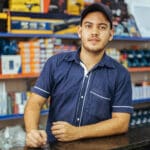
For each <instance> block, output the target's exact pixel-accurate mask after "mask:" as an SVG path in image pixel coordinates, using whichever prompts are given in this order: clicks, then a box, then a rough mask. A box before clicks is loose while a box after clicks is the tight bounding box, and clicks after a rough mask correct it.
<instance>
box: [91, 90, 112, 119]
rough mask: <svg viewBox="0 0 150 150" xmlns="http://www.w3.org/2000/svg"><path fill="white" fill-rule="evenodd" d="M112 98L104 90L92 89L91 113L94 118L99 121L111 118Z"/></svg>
mask: <svg viewBox="0 0 150 150" xmlns="http://www.w3.org/2000/svg"><path fill="white" fill-rule="evenodd" d="M110 105H111V97H110V94H109V93H108V94H107V93H106V92H104V91H103V90H99V91H97V90H95V89H92V90H91V91H90V103H89V110H90V111H89V113H90V115H92V118H93V119H95V120H97V121H102V120H106V119H108V118H110V116H111V110H110V108H111V107H110Z"/></svg>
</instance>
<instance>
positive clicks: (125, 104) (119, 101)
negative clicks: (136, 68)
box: [112, 71, 133, 113]
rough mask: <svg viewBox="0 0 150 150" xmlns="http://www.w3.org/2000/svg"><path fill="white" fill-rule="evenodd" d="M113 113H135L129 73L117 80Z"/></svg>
mask: <svg viewBox="0 0 150 150" xmlns="http://www.w3.org/2000/svg"><path fill="white" fill-rule="evenodd" d="M112 112H127V113H132V112H133V106H132V86H131V79H130V74H129V72H127V71H126V72H124V73H123V74H121V75H119V77H118V79H117V83H116V87H115V95H114V98H113V104H112Z"/></svg>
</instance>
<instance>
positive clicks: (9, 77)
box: [0, 73, 39, 79]
mask: <svg viewBox="0 0 150 150" xmlns="http://www.w3.org/2000/svg"><path fill="white" fill-rule="evenodd" d="M38 76H39V73H34V74H10V75H2V74H0V79H23V78H36V77H38Z"/></svg>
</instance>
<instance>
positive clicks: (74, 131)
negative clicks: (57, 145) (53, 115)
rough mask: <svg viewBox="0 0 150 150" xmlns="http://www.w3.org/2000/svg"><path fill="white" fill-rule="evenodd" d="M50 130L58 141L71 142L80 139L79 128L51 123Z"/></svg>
mask: <svg viewBox="0 0 150 150" xmlns="http://www.w3.org/2000/svg"><path fill="white" fill-rule="evenodd" d="M51 130H52V133H53V135H54V136H55V137H56V138H57V140H58V141H64V142H65V141H73V140H77V139H79V138H80V132H79V127H75V126H73V125H71V124H69V123H67V122H64V121H57V122H53V125H52V128H51Z"/></svg>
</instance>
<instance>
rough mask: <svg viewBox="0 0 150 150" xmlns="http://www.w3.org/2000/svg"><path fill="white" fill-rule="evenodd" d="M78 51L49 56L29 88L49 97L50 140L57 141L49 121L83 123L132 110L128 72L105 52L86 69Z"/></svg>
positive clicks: (48, 131) (78, 124)
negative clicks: (98, 60)
mask: <svg viewBox="0 0 150 150" xmlns="http://www.w3.org/2000/svg"><path fill="white" fill-rule="evenodd" d="M79 53H80V50H78V51H74V52H66V53H61V54H58V55H54V56H52V57H51V58H49V59H48V61H47V62H46V64H45V66H44V68H43V70H42V72H41V74H40V77H39V78H38V80H37V82H36V84H35V86H34V87H33V88H32V92H34V93H36V94H38V95H40V96H42V97H45V98H48V97H49V96H50V97H51V102H50V108H49V115H48V120H47V127H46V131H47V134H48V140H49V141H50V142H54V141H56V139H55V137H54V136H53V134H52V132H51V126H52V122H55V121H66V122H69V123H70V124H72V125H75V126H83V125H89V124H94V123H97V122H100V121H103V120H106V119H109V118H111V117H112V112H126V113H132V110H133V107H132V98H131V97H132V90H131V80H130V74H129V72H128V71H127V70H126V69H125V68H124V67H123V66H122V65H121V64H119V63H118V62H116V61H115V60H113V59H112V58H111V57H109V56H107V55H106V54H104V56H103V58H102V60H101V61H100V62H99V63H98V64H96V65H95V66H94V67H93V68H92V69H91V70H90V71H88V72H87V71H86V68H85V67H84V65H83V64H82V63H81V60H80V58H79Z"/></svg>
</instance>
